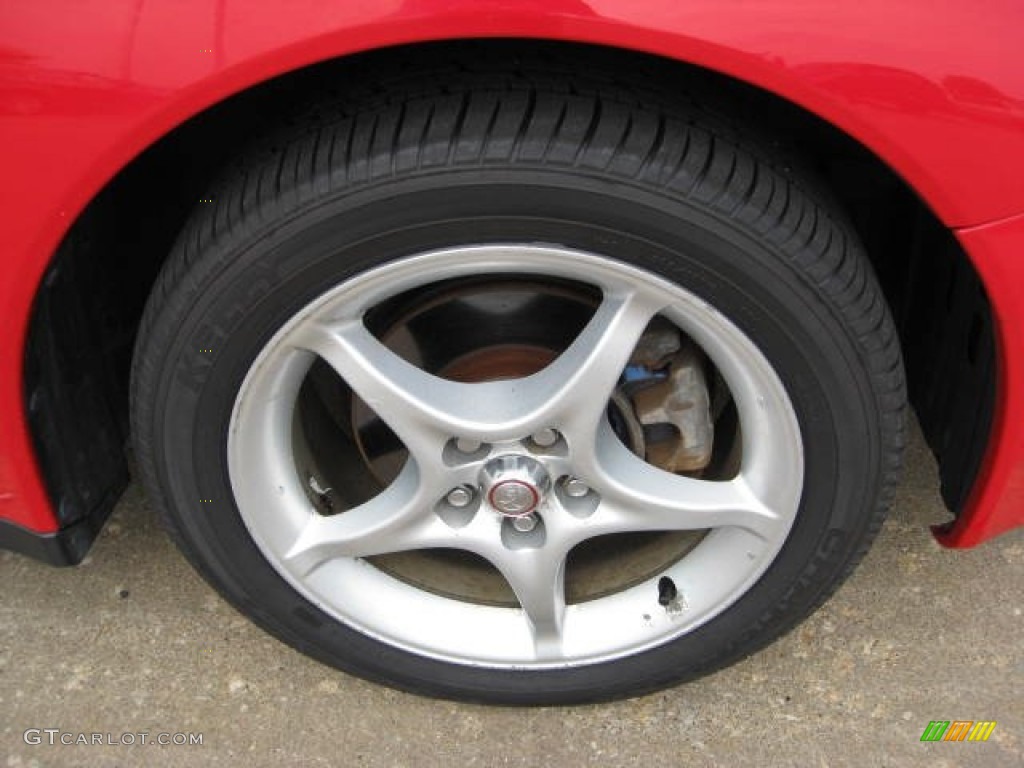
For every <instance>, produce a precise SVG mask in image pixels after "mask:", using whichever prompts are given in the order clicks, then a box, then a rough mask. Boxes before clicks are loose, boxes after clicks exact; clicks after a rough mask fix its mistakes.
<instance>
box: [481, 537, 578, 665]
mask: <svg viewBox="0 0 1024 768" xmlns="http://www.w3.org/2000/svg"><path fill="white" fill-rule="evenodd" d="M484 554H485V556H488V557H489V559H490V560H491V562H492V563H493V564H494V566H495V567H496V568H497V569H498V570H499V571H501V574H502V575H503V576H504V577H505V579H506V580H507V581H508V583H509V585H510V586H511V587H512V591H513V592H515V593H516V597H517V598H518V600H519V604H520V606H522V609H523V612H524V614H525V616H526V620H527V621H528V622H529V625H530V631H531V632H532V634H533V644H534V651H535V653H536V655H537V659H538V660H539V661H545V660H554V659H559V658H561V657H562V627H563V623H564V620H565V557H564V556H563V555H556V554H555V552H553V550H552V549H551V548H549V547H540V548H538V549H519V550H505V551H503V552H501V553H490V555H487V554H486V553H484Z"/></svg>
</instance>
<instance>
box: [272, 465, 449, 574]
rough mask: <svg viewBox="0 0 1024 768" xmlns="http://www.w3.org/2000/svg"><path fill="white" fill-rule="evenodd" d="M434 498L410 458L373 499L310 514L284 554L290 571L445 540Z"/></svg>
mask: <svg viewBox="0 0 1024 768" xmlns="http://www.w3.org/2000/svg"><path fill="white" fill-rule="evenodd" d="M432 501H433V499H432V498H431V496H430V494H429V492H427V491H426V490H425V488H424V485H423V483H421V481H420V476H419V472H418V470H417V469H416V467H415V465H414V464H413V462H411V461H410V462H408V463H406V465H405V468H404V469H403V470H402V472H401V473H400V474H399V476H398V477H397V478H395V481H394V482H393V483H392V484H391V485H390V486H388V487H387V488H386V489H385V490H384V491H382V492H381V493H379V494H378V495H376V496H374V497H373V498H372V499H370V500H369V501H367V502H365V503H363V504H360V505H359V506H358V507H354V508H352V509H350V510H347V511H345V512H342V513H341V514H338V515H333V516H331V517H321V516H319V515H313V516H311V518H310V520H309V522H308V523H306V525H305V526H304V527H303V528H302V530H301V532H300V533H299V535H298V537H297V538H296V539H295V541H294V543H293V544H292V545H291V547H290V549H289V550H288V551H287V552H286V553H285V555H284V558H283V559H284V562H285V564H286V566H287V567H288V569H289V570H291V571H292V572H293V573H296V574H298V575H302V576H306V575H308V574H310V573H311V572H312V571H313V570H315V569H316V568H317V567H318V566H320V565H322V564H323V563H325V562H327V561H328V560H331V559H333V558H336V557H370V556H371V555H382V554H387V553H389V552H401V551H405V550H411V549H426V548H429V547H437V546H443V545H444V544H445V543H446V535H445V531H446V527H445V526H444V525H443V524H442V523H441V522H440V521H439V520H438V519H437V517H436V516H435V515H434V514H433V513H432V511H431V504H432Z"/></svg>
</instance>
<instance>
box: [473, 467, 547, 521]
mask: <svg viewBox="0 0 1024 768" xmlns="http://www.w3.org/2000/svg"><path fill="white" fill-rule="evenodd" d="M480 486H481V488H482V490H483V492H484V498H486V499H487V503H488V504H490V505H491V507H492V508H493V509H494V510H495V511H496V512H499V513H501V514H502V515H504V516H505V517H526V516H527V515H531V514H533V512H534V511H535V510H536V509H537V507H539V506H540V504H541V502H542V501H543V500H544V497H545V496H546V495H547V492H548V491H549V490H550V489H551V478H550V477H549V476H548V472H547V470H546V469H545V468H544V465H543V464H541V463H540V462H539V461H537V460H536V459H531V458H530V457H529V456H520V455H518V454H508V455H505V456H498V457H497V458H494V459H491V460H490V461H488V462H487V463H486V464H485V465H484V467H483V469H481V470H480Z"/></svg>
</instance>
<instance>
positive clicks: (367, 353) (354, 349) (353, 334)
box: [292, 320, 510, 453]
mask: <svg viewBox="0 0 1024 768" xmlns="http://www.w3.org/2000/svg"><path fill="white" fill-rule="evenodd" d="M292 343H293V344H294V345H295V346H297V347H299V348H301V349H306V350H309V351H311V352H313V353H315V354H317V355H319V356H320V357H321V358H323V359H324V360H325V361H326V362H327V363H328V365H330V366H331V367H332V368H333V369H334V370H335V372H337V374H338V375H339V376H341V378H343V379H344V380H345V382H346V383H347V384H348V385H349V386H350V387H352V389H353V390H354V391H355V392H356V393H357V394H358V395H359V396H360V397H361V398H362V399H363V400H364V401H365V402H366V403H367V404H368V405H369V406H370V407H371V408H372V409H373V410H374V411H375V412H376V413H377V415H378V416H379V417H380V418H381V419H382V420H383V421H384V422H385V423H387V425H388V426H389V427H390V428H391V429H392V430H393V431H394V432H395V434H397V435H398V436H399V437H400V438H401V439H402V442H403V443H405V445H406V447H407V448H409V450H410V451H412V452H413V453H415V452H416V449H417V448H424V449H431V448H436V446H437V440H438V439H439V436H440V435H464V436H471V435H473V434H474V433H478V432H480V431H481V430H482V429H486V427H487V425H488V424H489V423H493V422H495V421H500V420H503V419H504V418H507V417H508V411H509V409H510V402H509V399H508V398H503V397H501V387H500V386H497V385H495V384H492V383H482V384H461V383H457V382H453V381H447V380H445V379H441V378H439V377H437V376H433V375H431V374H429V373H427V372H425V371H423V370H421V369H419V368H417V367H416V366H415V365H412V364H411V363H409V362H407V361H405V360H403V359H402V358H401V357H399V356H398V355H396V354H395V353H394V352H392V351H391V350H390V349H388V348H387V347H386V346H384V344H382V343H381V342H379V341H378V340H377V339H376V338H375V337H374V336H373V335H372V334H371V333H370V332H369V331H368V330H367V329H366V327H365V326H364V325H363V324H362V322H361V321H359V320H352V321H349V322H348V323H345V324H343V325H326V324H323V323H310V324H309V325H308V326H307V327H306V328H304V329H303V330H302V331H301V333H299V334H297V336H296V338H295V339H293V342H292Z"/></svg>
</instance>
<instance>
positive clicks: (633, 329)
mask: <svg viewBox="0 0 1024 768" xmlns="http://www.w3.org/2000/svg"><path fill="white" fill-rule="evenodd" d="M663 308H664V302H663V301H662V300H660V298H659V297H656V296H655V295H654V294H653V293H644V292H623V293H612V294H609V295H606V296H605V298H604V301H602V302H601V304H600V306H599V307H598V308H597V311H596V312H595V313H594V316H593V317H592V318H591V319H590V322H588V323H587V325H586V326H585V327H584V329H583V330H582V331H581V332H580V335H579V336H577V337H576V339H575V340H573V342H572V344H570V345H569V346H568V348H566V350H565V351H564V352H563V353H562V354H561V355H559V356H558V358H557V359H556V360H555V361H554V362H553V363H551V365H549V366H548V367H547V368H545V369H544V370H542V371H540V372H539V373H537V374H535V375H533V376H531V377H529V378H528V379H525V380H524V381H523V385H524V390H525V391H523V392H521V393H520V397H523V396H525V397H526V399H527V400H528V401H530V403H531V407H532V408H533V409H536V410H541V409H543V410H545V411H546V413H545V417H546V418H547V419H549V420H551V419H554V418H556V417H557V418H558V421H559V422H560V423H561V424H563V425H564V427H565V428H566V429H569V430H572V429H575V430H578V431H591V432H590V436H592V435H593V432H592V430H594V429H596V428H597V426H598V424H599V423H600V420H601V419H602V418H603V416H604V412H605V409H606V408H607V404H608V400H609V399H610V398H611V395H612V390H613V389H614V388H615V385H616V384H617V383H618V380H619V377H620V376H621V375H622V371H623V370H624V369H625V368H626V365H627V364H628V363H629V358H630V357H631V356H632V354H633V350H634V349H635V348H636V345H637V342H638V341H639V340H640V336H641V335H642V334H643V332H644V329H646V328H647V324H648V323H649V322H650V321H651V318H653V317H654V315H656V314H657V313H658V311H659V310H661V309H663ZM590 436H585V435H583V434H581V435H580V437H581V438H582V439H584V440H588V439H589V437H590Z"/></svg>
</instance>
